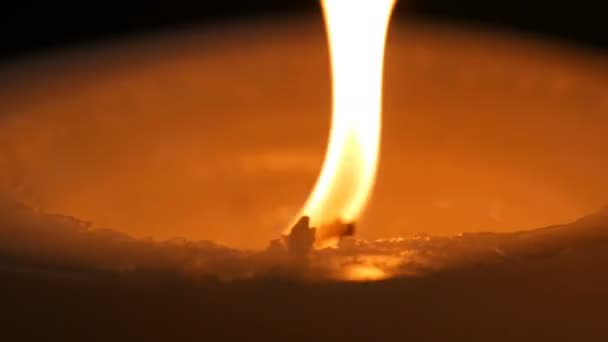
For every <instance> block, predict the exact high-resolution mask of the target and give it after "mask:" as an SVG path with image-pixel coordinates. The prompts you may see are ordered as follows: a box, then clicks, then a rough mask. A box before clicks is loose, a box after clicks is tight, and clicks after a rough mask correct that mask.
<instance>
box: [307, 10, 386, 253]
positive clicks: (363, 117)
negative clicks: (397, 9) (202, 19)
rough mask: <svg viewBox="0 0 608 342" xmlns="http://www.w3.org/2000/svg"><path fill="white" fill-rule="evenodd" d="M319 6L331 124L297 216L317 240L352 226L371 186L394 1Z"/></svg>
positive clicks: (366, 199)
mask: <svg viewBox="0 0 608 342" xmlns="http://www.w3.org/2000/svg"><path fill="white" fill-rule="evenodd" d="M322 2H323V8H324V14H325V22H326V26H327V34H328V39H329V44H330V53H331V64H332V73H333V74H332V76H333V77H332V81H333V117H332V126H331V134H330V140H329V146H328V149H327V154H326V156H325V161H324V164H323V169H322V171H321V174H320V176H319V179H318V180H317V183H316V185H315V188H314V190H313V191H312V194H311V195H310V197H309V198H308V200H307V202H306V204H305V205H304V207H303V209H302V210H301V212H300V214H299V215H298V216H304V215H305V216H309V217H310V218H311V224H312V226H314V227H317V228H318V236H321V239H332V238H336V237H337V236H335V234H336V233H335V229H333V228H330V227H332V226H334V228H335V224H336V222H343V223H352V222H354V221H355V220H356V219H357V218H358V217H359V215H360V214H361V212H362V210H363V209H364V207H365V205H366V204H367V201H368V198H369V195H370V192H371V190H372V188H373V186H374V181H375V177H376V168H377V163H378V154H379V147H380V126H381V111H382V73H383V64H384V50H385V41H386V34H387V30H388V23H389V20H390V16H391V12H392V9H393V7H394V4H395V0H322ZM324 227H326V228H324ZM324 230H325V232H324ZM328 230H334V232H328ZM332 235H334V236H332ZM318 242H320V241H318ZM321 242H322V241H321Z"/></svg>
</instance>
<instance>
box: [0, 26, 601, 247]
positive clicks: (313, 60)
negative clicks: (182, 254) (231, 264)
mask: <svg viewBox="0 0 608 342" xmlns="http://www.w3.org/2000/svg"><path fill="white" fill-rule="evenodd" d="M385 70H386V71H385V83H384V89H385V91H384V100H385V106H384V107H385V108H384V118H383V128H384V130H383V132H382V141H383V143H382V147H381V157H380V163H379V174H378V177H377V188H376V190H375V191H374V193H373V197H372V200H371V202H370V206H369V208H368V210H367V211H366V212H365V215H364V216H363V217H362V218H361V220H359V222H357V223H358V229H357V234H358V235H357V237H359V238H364V239H377V238H386V237H398V236H406V235H408V234H412V233H418V232H422V233H429V234H455V233H458V232H461V231H482V230H484V231H485V230H494V231H502V232H506V231H513V230H519V229H525V228H535V227H542V226H546V225H550V224H555V223H561V222H568V221H572V220H574V219H576V218H578V217H581V216H583V215H585V214H587V213H589V212H592V211H594V210H595V209H596V208H598V207H600V206H601V205H602V204H604V203H605V202H606V198H605V194H606V193H608V188H607V187H608V184H607V183H606V182H605V181H603V179H604V175H605V174H606V173H607V171H608V161H607V159H606V157H605V153H604V151H603V143H604V142H605V127H606V125H607V123H606V115H605V113H606V112H607V110H608V104H607V102H606V99H605V96H604V94H605V93H606V90H607V89H608V66H607V65H606V63H605V62H604V60H603V57H602V56H600V55H594V54H593V53H589V52H584V51H577V50H575V49H573V48H569V47H561V46H558V45H552V44H549V43H546V42H541V41H532V40H523V39H515V38H513V37H508V36H501V35H498V34H487V33H485V34H484V33H480V32H471V31H465V30H456V29H450V30H449V31H448V30H445V29H441V28H437V27H433V26H432V25H429V24H424V23H411V24H408V25H402V24H394V25H393V26H392V27H391V29H390V34H389V37H388V45H387V52H386V65H385ZM0 77H1V79H2V82H1V83H2V88H1V91H0V112H2V113H3V115H2V117H1V118H0V139H1V140H2V149H3V153H2V159H1V160H0V162H1V163H2V165H3V166H2V171H0V172H2V177H1V180H2V184H0V185H1V187H2V191H3V193H5V194H9V195H10V196H12V197H14V198H16V199H18V200H20V201H23V202H25V203H27V204H29V205H31V206H33V207H35V208H39V209H40V210H41V211H44V212H50V213H61V214H65V215H70V216H74V217H77V218H80V219H82V220H86V221H90V222H92V224H93V226H95V227H109V228H112V229H115V230H118V231H121V232H125V233H128V234H130V235H132V236H135V237H140V238H144V237H152V238H154V239H168V238H172V237H175V236H183V237H186V238H188V239H195V240H200V239H202V240H211V241H214V242H217V243H221V244H225V245H229V246H233V247H238V248H248V249H249V248H253V249H261V248H264V247H265V246H266V245H267V243H268V241H269V240H271V239H273V238H275V237H276V236H278V235H279V234H280V233H281V232H282V229H283V228H284V226H285V224H286V223H287V222H290V220H291V219H292V218H293V217H294V216H295V215H297V213H298V210H299V208H300V207H301V205H302V204H303V203H304V201H305V199H306V196H307V195H308V194H309V192H310V191H311V190H312V188H313V185H314V181H315V179H316V177H317V175H318V173H319V170H320V168H321V164H322V161H323V156H324V153H325V149H326V147H327V141H328V132H329V130H330V127H329V126H330V113H331V98H330V96H331V89H330V67H329V54H328V49H327V41H326V38H325V34H324V30H323V24H322V23H321V22H320V20H318V21H315V22H310V21H302V22H297V23H290V24H289V25H285V24H280V23H277V24H266V25H261V24H260V25H259V26H256V27H243V28H223V29H217V30H215V31H206V32H182V33H179V34H174V35H167V36H164V37H158V38H155V37H147V38H142V39H141V40H139V41H138V40H137V39H135V38H132V39H131V40H125V41H122V42H116V43H107V44H106V45H104V46H100V47H96V48H89V49H83V50H72V51H64V52H61V53H57V54H55V55H48V56H40V57H37V58H35V59H32V60H31V61H28V62H23V63H22V64H14V65H5V66H4V67H3V69H2V72H1V76H0ZM581 113H584V115H582V114H581Z"/></svg>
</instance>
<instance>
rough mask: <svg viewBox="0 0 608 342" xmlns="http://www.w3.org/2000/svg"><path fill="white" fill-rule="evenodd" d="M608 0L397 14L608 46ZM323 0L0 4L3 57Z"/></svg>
mask: <svg viewBox="0 0 608 342" xmlns="http://www.w3.org/2000/svg"><path fill="white" fill-rule="evenodd" d="M602 3H603V2H602V1H597V0H579V1H539V0H526V1H521V0H492V1H479V0H399V1H398V6H397V12H398V16H397V18H398V19H396V20H407V19H408V18H412V17H415V18H426V19H433V20H439V21H445V22H457V23H459V24H466V25H473V26H481V27H483V28H485V29H492V30H507V31H517V32H521V33H525V34H534V35H542V36H548V37H549V38H551V39H555V40H562V41H566V42H568V43H572V44H577V45H582V46H585V47H589V48H592V49H601V50H608V35H607V34H606V32H608V29H607V27H608V24H607V23H606V20H605V15H604V13H605V11H603V10H602V7H603V6H604V5H602ZM319 10H320V9H319V1H318V0H213V1H209V0H197V1H191V0H190V1H185V0H170V1H146V2H127V1H122V2H113V1H97V0H91V1H78V2H74V3H68V2H61V1H46V2H44V3H41V4H36V3H28V2H27V1H21V2H19V4H16V2H11V1H3V2H2V4H0V44H1V45H0V46H1V47H0V49H1V51H0V58H5V59H7V58H9V59H18V58H20V57H21V56H23V55H28V54H35V53H37V52H39V51H45V50H48V49H56V48H62V47H65V46H71V45H78V44H82V43H94V42H96V41H98V40H104V39H113V38H119V37H121V36H124V35H126V34H131V33H138V32H150V31H159V30H171V29H175V28H180V27H184V26H186V27H187V26H205V25H212V24H213V23H215V22H218V21H224V22H225V21H231V20H235V21H238V20H243V19H261V18H263V17H285V16H299V15H303V14H307V13H315V12H317V13H319Z"/></svg>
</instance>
